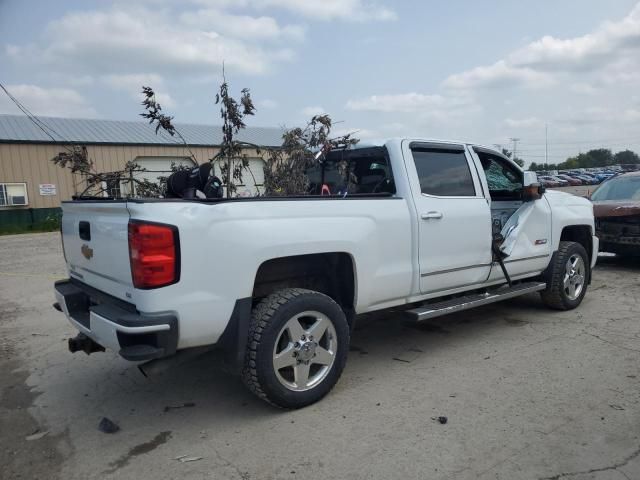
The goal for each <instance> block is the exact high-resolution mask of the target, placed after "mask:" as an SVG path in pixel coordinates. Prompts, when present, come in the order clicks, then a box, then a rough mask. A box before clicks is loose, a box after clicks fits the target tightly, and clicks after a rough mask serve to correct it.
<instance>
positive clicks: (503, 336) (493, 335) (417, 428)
mask: <svg viewBox="0 0 640 480" xmlns="http://www.w3.org/2000/svg"><path fill="white" fill-rule="evenodd" d="M63 275H64V268H63V260H62V254H61V251H60V247H59V235H58V234H57V233H52V234H36V235H22V236H6V237H0V311H1V312H0V469H1V470H0V478H2V479H3V480H4V479H13V478H24V479H32V478H47V479H55V478H60V479H65V480H66V479H91V478H101V479H102V478H105V479H109V478H114V479H115V478H118V479H122V478H138V479H140V478H144V479H146V478H149V479H151V478H153V479H175V478H181V479H185V480H186V479H205V478H206V479H209V478H211V479H213V478H215V479H242V480H246V479H292V478H311V479H314V478H324V479H345V478H353V479H365V478H367V479H368V478H380V479H390V478H402V479H425V478H426V479H450V478H455V479H475V478H481V479H505V480H514V479H536V478H549V479H582V480H586V479H602V480H604V479H612V480H613V479H625V478H626V479H628V480H630V479H639V478H640V368H639V366H640V323H639V317H638V307H639V300H638V299H639V298H640V262H636V263H633V262H629V261H622V260H619V259H617V258H615V257H601V258H600V261H599V265H598V267H597V269H596V271H595V273H594V278H593V284H592V285H591V287H590V289H589V292H588V294H587V297H586V299H585V302H584V303H583V304H582V306H581V307H580V308H579V309H577V310H575V311H571V312H551V311H548V310H546V309H544V308H543V307H542V305H541V304H540V302H539V299H538V297H537V296H536V295H531V296H527V297H522V298H519V299H515V300H512V301H509V302H506V303H502V304H498V305H494V306H488V307H484V308H482V309H478V310H475V311H471V312H468V313H464V314H458V315H454V316H449V317H444V318H441V319H438V320H437V321H433V322H430V323H429V324H427V325H424V326H422V327H421V328H419V329H416V328H410V327H406V326H403V325H402V323H401V322H400V321H399V319H398V318H395V317H393V316H392V315H387V316H382V317H379V318H372V319H369V320H367V321H365V322H362V323H361V324H360V326H359V328H358V330H357V331H356V332H355V334H354V336H353V348H352V351H351V354H350V359H349V362H348V364H347V368H346V370H345V372H344V375H343V377H342V380H341V381H340V382H339V384H338V385H337V387H336V389H335V390H334V391H333V392H332V393H331V394H330V395H329V396H328V397H327V398H326V399H325V400H323V401H322V402H320V403H318V404H316V405H313V406H311V407H308V408H306V409H303V410H299V411H295V412H287V411H278V410H274V409H273V408H271V407H269V406H267V405H266V404H264V403H262V402H261V401H259V400H257V399H255V398H254V397H253V396H251V395H250V394H249V393H248V392H247V391H246V390H245V389H244V387H243V386H242V385H241V383H240V381H239V380H238V379H236V378H233V377H230V376H228V375H226V374H224V373H221V372H219V371H218V370H217V369H216V368H215V365H214V364H213V361H211V360H210V359H203V360H201V361H198V362H196V363H192V364H191V365H188V366H185V367H182V368H180V369H178V370H177V371H171V372H168V373H166V374H164V375H163V376H160V377H156V378H153V379H146V378H144V377H143V376H142V375H141V374H140V373H139V372H138V370H137V369H136V368H135V367H134V366H132V365H131V364H128V363H127V362H125V361H124V360H121V359H119V358H117V357H116V356H115V355H114V354H111V353H103V354H96V355H92V356H90V357H87V356H85V355H84V354H76V355H72V354H70V353H68V352H67V350H66V344H65V340H66V339H67V338H68V337H69V336H70V335H73V333H74V332H73V329H72V328H71V327H70V326H69V325H68V324H67V322H66V321H65V319H64V318H63V316H62V315H61V314H60V313H58V312H56V311H54V310H53V309H52V308H51V303H52V300H53V299H52V293H51V289H52V283H53V280H54V279H55V278H57V277H62V276H63ZM168 407H181V408H168ZM440 415H443V416H447V417H448V423H447V424H445V425H441V424H440V423H438V422H437V421H435V420H434V419H433V417H437V416H440ZM103 416H107V417H109V418H110V419H112V420H113V421H115V422H116V423H118V424H119V425H120V427H121V430H120V431H119V432H118V433H115V434H111V435H108V434H104V433H101V432H100V431H98V429H97V426H98V423H99V421H100V419H101V418H102V417H103ZM45 432H48V433H47V434H46V435H44V436H41V435H39V434H43V433H45ZM34 433H35V437H36V439H33V440H27V437H28V436H30V435H32V434H34ZM39 436H41V438H37V437H39ZM183 455H187V456H189V457H192V458H193V459H197V460H194V461H191V462H181V461H180V460H176V458H178V457H180V456H183ZM183 460H184V458H183Z"/></svg>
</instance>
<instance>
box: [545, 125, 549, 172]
mask: <svg viewBox="0 0 640 480" xmlns="http://www.w3.org/2000/svg"><path fill="white" fill-rule="evenodd" d="M548 165H549V124H548V123H545V124H544V168H545V169H546V168H547V166H548Z"/></svg>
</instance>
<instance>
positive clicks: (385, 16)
mask: <svg viewBox="0 0 640 480" xmlns="http://www.w3.org/2000/svg"><path fill="white" fill-rule="evenodd" d="M251 3H252V4H254V5H257V6H261V7H280V8H283V9H286V10H289V11H291V12H293V13H297V14H300V15H302V16H305V17H308V18H310V19H313V20H334V19H339V20H345V21H353V22H366V21H389V20H396V19H397V18H398V16H397V14H396V13H395V12H394V11H393V10H391V9H390V8H387V7H385V6H383V5H379V4H376V3H369V2H366V1H363V0H253V1H252V2H251Z"/></svg>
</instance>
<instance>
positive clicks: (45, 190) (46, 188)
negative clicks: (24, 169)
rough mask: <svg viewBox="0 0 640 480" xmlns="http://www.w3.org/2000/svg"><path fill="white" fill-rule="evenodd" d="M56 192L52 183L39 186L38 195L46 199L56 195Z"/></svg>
mask: <svg viewBox="0 0 640 480" xmlns="http://www.w3.org/2000/svg"><path fill="white" fill-rule="evenodd" d="M57 194H58V192H57V190H56V186H55V184H53V183H41V184H40V195H42V196H43V197H48V196H52V195H57Z"/></svg>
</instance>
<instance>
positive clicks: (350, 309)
mask: <svg viewBox="0 0 640 480" xmlns="http://www.w3.org/2000/svg"><path fill="white" fill-rule="evenodd" d="M339 163H340V165H341V166H344V165H346V166H347V168H348V170H349V175H348V178H349V182H348V184H346V183H345V180H344V178H345V174H344V168H342V169H339V168H338V164H339ZM308 177H309V182H310V186H309V190H310V194H309V195H308V196H300V197H257V198H231V199H215V200H213V199H210V200H199V199H193V200H184V199H101V200H99V199H96V200H76V201H69V202H65V203H64V204H63V217H62V239H63V243H64V253H65V258H66V262H67V267H68V272H69V279H68V280H64V281H60V282H57V283H56V284H55V295H56V300H57V303H56V304H55V305H54V306H55V307H56V308H57V309H58V310H60V311H62V312H64V313H65V314H66V316H67V317H68V319H69V320H70V321H71V323H72V324H73V325H74V326H75V327H76V328H77V329H78V330H79V331H80V334H79V335H78V336H77V337H76V338H74V339H71V340H70V342H69V347H70V350H71V351H77V350H83V351H85V352H87V353H91V352H94V351H100V350H104V348H105V347H106V348H108V349H111V350H114V351H116V352H119V354H120V355H121V356H122V357H124V358H125V359H127V360H131V361H147V362H148V361H151V365H153V364H156V365H157V364H158V363H159V362H160V363H162V362H168V361H171V359H173V361H174V362H176V361H177V360H178V359H180V358H187V357H189V356H190V355H191V354H194V353H198V352H202V351H205V350H209V349H220V350H221V351H223V352H225V358H226V360H227V361H229V362H230V364H231V366H234V367H235V368H236V369H237V371H238V372H239V373H241V375H242V378H243V379H244V382H245V383H246V385H247V386H248V387H249V388H250V389H251V391H253V392H254V393H255V394H257V395H258V396H259V397H261V398H263V399H264V400H266V401H268V402H270V403H272V404H274V405H277V406H280V407H285V408H297V407H301V406H305V405H308V404H310V403H312V402H315V401H317V400H319V399H320V398H322V397H323V396H324V395H325V394H327V393H328V392H329V390H331V388H332V387H333V386H334V385H335V383H336V382H337V380H338V378H339V377H340V374H341V373H342V370H343V368H344V366H345V362H346V359H347V353H348V351H349V337H350V333H351V331H352V329H353V326H354V323H355V322H356V319H357V317H358V315H359V314H364V313H367V312H372V311H376V310H382V309H388V308H391V307H394V308H395V309H396V310H397V309H399V308H401V309H402V310H403V311H404V318H405V319H407V320H408V321H413V322H421V321H424V320H427V319H430V318H434V317H437V316H440V315H443V314H447V313H451V312H458V311H461V310H465V309H468V308H472V307H476V306H480V305H484V304H487V303H491V302H495V301H499V300H503V299H508V298H512V297H515V296H518V295H523V294H527V293H530V292H536V291H537V292H540V294H541V297H542V301H543V302H544V303H545V304H547V305H548V306H550V307H552V308H555V309H560V310H567V309H572V308H575V307H577V306H578V305H579V304H580V302H581V301H582V299H583V297H584V295H585V293H586V290H587V286H588V284H589V283H590V280H591V269H592V268H593V266H594V265H595V262H596V257H597V252H598V239H597V237H595V236H594V219H593V207H592V205H591V203H590V202H589V201H588V200H586V199H584V198H580V197H577V196H573V195H569V194H566V193H561V192H557V191H546V192H545V190H544V188H542V187H540V186H539V185H538V183H537V179H536V176H535V173H532V172H523V171H522V170H521V169H520V167H518V166H517V165H516V164H515V163H513V162H512V161H511V160H509V159H508V158H506V157H505V156H503V155H501V154H500V153H498V152H496V151H495V150H492V149H490V148H486V147H482V146H478V145H473V144H468V143H464V142H444V141H431V140H421V139H413V138H402V139H391V140H387V141H384V142H374V143H369V144H359V145H357V146H356V147H351V148H349V149H347V150H337V151H332V152H331V153H329V154H328V155H327V156H326V158H325V159H324V161H323V162H322V163H321V165H319V166H317V167H315V168H314V169H312V170H310V171H309V172H308ZM395 318H397V316H395ZM178 363H179V362H178Z"/></svg>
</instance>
